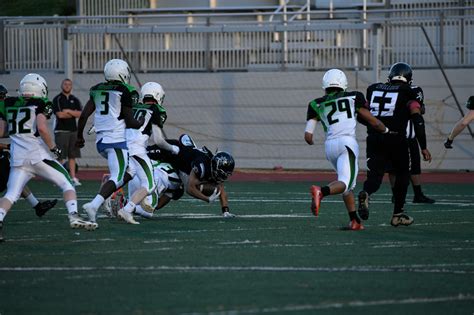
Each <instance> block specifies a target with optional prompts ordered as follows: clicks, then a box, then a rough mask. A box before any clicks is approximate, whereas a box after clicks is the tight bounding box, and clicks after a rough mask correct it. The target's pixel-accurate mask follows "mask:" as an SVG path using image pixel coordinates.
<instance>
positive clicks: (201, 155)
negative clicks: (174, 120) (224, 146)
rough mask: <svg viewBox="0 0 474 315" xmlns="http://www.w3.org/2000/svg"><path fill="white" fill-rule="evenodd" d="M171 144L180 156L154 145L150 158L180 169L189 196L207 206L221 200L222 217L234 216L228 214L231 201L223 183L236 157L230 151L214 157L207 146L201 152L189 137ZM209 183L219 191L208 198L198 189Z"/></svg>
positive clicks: (180, 175)
mask: <svg viewBox="0 0 474 315" xmlns="http://www.w3.org/2000/svg"><path fill="white" fill-rule="evenodd" d="M168 142H169V143H170V144H172V145H177V146H178V147H179V153H178V154H177V155H173V154H172V153H171V152H168V151H165V150H159V149H157V148H156V147H154V146H153V147H151V148H150V149H149V153H148V154H149V156H150V158H151V159H153V160H160V161H163V162H167V163H170V164H171V165H172V166H173V167H174V168H175V169H176V170H178V171H179V177H180V179H181V181H182V182H183V184H184V189H185V191H186V192H187V193H188V194H189V195H190V196H192V197H194V198H197V199H201V200H203V201H205V202H208V203H211V202H213V201H215V200H217V199H218V198H219V201H220V203H221V209H222V216H223V217H225V218H231V217H234V215H233V214H232V213H230V211H229V201H228V198H227V193H226V191H225V189H224V182H225V181H226V180H227V179H229V177H230V176H231V175H232V172H233V171H234V166H235V162H234V158H233V157H232V156H231V155H230V154H229V153H227V152H223V151H219V152H217V153H215V154H212V152H211V151H209V150H208V149H207V148H206V147H203V148H201V149H200V148H198V147H196V145H195V144H194V141H193V140H192V139H191V137H190V136H189V135H186V134H184V135H182V136H181V137H180V138H179V140H168ZM208 183H210V184H214V185H216V189H215V190H214V192H213V193H212V194H211V195H210V196H206V195H205V194H204V193H203V192H201V191H200V189H199V186H200V185H202V184H208Z"/></svg>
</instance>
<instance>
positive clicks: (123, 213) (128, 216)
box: [117, 209, 140, 224]
mask: <svg viewBox="0 0 474 315" xmlns="http://www.w3.org/2000/svg"><path fill="white" fill-rule="evenodd" d="M117 214H118V217H119V218H122V219H124V220H125V222H127V223H130V224H140V222H137V221H135V219H134V218H133V214H131V213H130V212H127V211H125V210H124V209H120V210H119V211H118V213H117Z"/></svg>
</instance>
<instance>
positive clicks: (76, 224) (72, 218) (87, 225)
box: [68, 212, 99, 231]
mask: <svg viewBox="0 0 474 315" xmlns="http://www.w3.org/2000/svg"><path fill="white" fill-rule="evenodd" d="M68 218H69V225H70V226H71V228H72V229H79V228H84V229H86V230H89V231H93V230H95V229H97V228H98V227H99V225H98V224H97V223H95V222H89V221H85V220H83V219H82V218H81V217H80V216H79V214H77V212H75V213H70V214H68Z"/></svg>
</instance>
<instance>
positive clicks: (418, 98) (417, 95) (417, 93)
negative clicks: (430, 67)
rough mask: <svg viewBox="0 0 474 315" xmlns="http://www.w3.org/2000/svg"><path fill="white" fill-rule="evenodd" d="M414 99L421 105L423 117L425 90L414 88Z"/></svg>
mask: <svg viewBox="0 0 474 315" xmlns="http://www.w3.org/2000/svg"><path fill="white" fill-rule="evenodd" d="M412 92H413V97H414V98H415V99H416V101H417V102H418V103H419V104H420V111H421V114H422V115H423V114H424V113H425V96H424V94H423V89H422V88H421V87H419V86H412Z"/></svg>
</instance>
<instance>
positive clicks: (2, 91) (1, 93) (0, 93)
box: [0, 84, 8, 98]
mask: <svg viewBox="0 0 474 315" xmlns="http://www.w3.org/2000/svg"><path fill="white" fill-rule="evenodd" d="M7 94H8V90H7V88H6V87H5V85H3V84H0V98H5V97H6V96H7Z"/></svg>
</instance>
